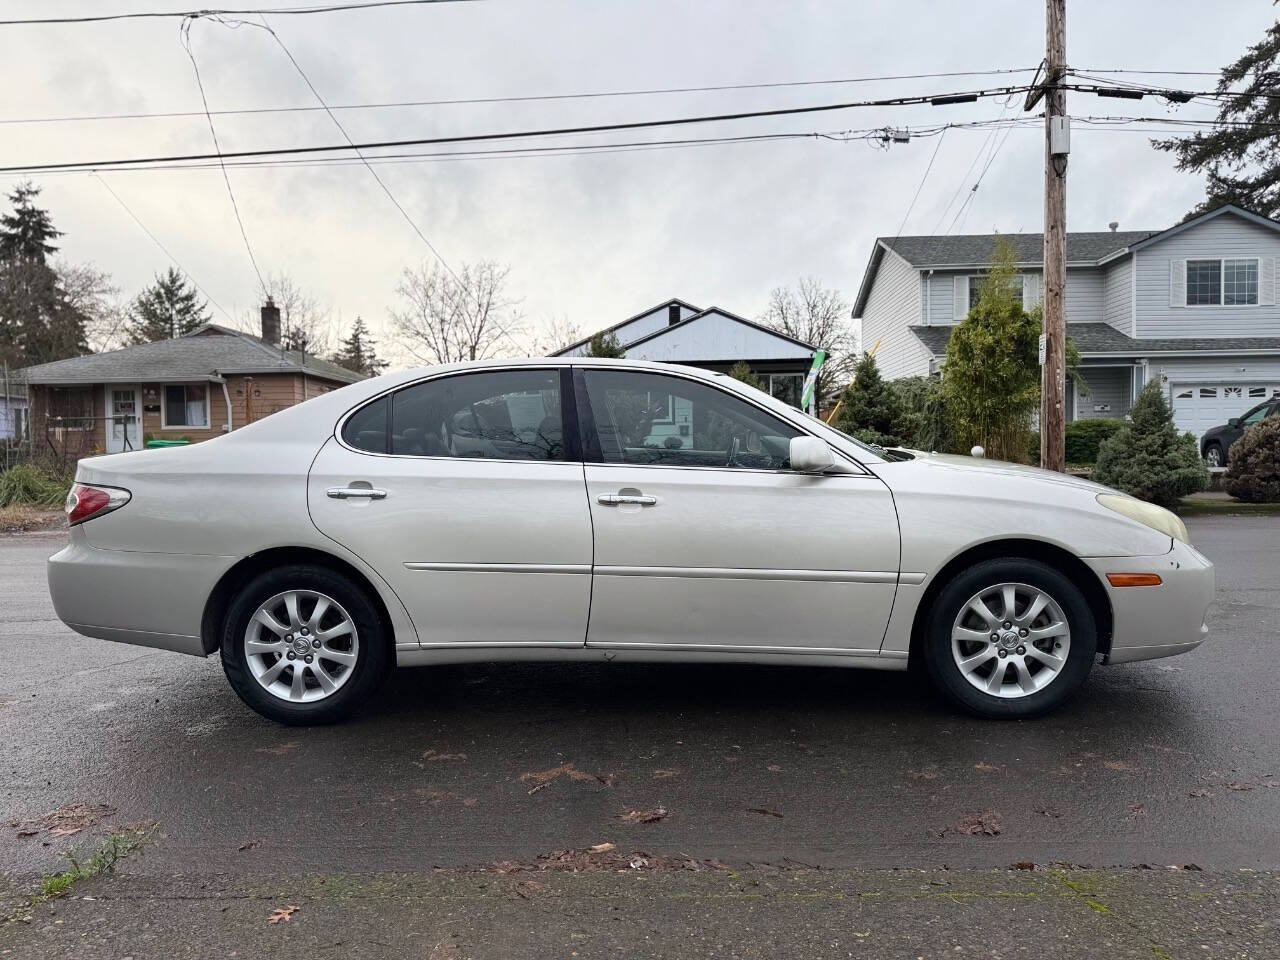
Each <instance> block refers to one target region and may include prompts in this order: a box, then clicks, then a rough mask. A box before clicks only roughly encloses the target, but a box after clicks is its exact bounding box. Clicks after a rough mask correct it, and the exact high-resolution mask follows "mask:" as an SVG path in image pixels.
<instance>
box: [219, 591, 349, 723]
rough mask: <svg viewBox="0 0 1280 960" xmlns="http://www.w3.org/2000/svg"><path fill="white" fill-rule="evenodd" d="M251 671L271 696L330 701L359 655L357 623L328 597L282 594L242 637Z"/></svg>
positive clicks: (252, 619)
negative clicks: (326, 699) (329, 698)
mask: <svg viewBox="0 0 1280 960" xmlns="http://www.w3.org/2000/svg"><path fill="white" fill-rule="evenodd" d="M244 654H245V661H246V662H247V663H248V665H249V672H250V673H251V674H253V678H254V679H255V680H257V681H258V684H259V685H260V686H261V687H262V688H263V689H264V690H266V691H267V692H268V693H269V694H271V695H272V696H274V697H277V698H278V699H280V700H288V701H291V702H293V703H311V702H314V701H316V700H323V699H325V698H326V697H329V696H332V695H333V694H334V693H336V692H337V691H338V690H340V689H341V688H342V686H343V685H344V684H345V683H346V682H347V681H348V680H349V679H350V678H351V674H352V672H353V671H354V670H355V666H356V660H357V659H358V657H359V654H360V639H359V635H358V634H357V632H356V625H355V622H354V621H353V620H352V619H351V616H350V615H349V614H348V613H347V611H346V610H345V609H343V607H342V605H341V604H340V603H338V601H336V600H334V599H333V598H332V597H327V596H325V595H324V594H323V593H319V592H317V591H315V590H286V591H285V592H283V593H278V594H276V595H275V596H274V597H271V598H270V599H269V600H266V601H265V602H263V603H262V604H261V605H260V606H259V607H258V609H257V610H256V611H255V612H254V614H253V616H252V617H250V618H249V625H248V626H247V627H246V628H245V632H244Z"/></svg>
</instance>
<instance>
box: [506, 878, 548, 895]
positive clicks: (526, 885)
mask: <svg viewBox="0 0 1280 960" xmlns="http://www.w3.org/2000/svg"><path fill="white" fill-rule="evenodd" d="M546 889H547V888H546V885H545V884H541V883H539V882H538V881H537V880H517V881H516V885H515V886H514V887H512V888H511V892H512V893H514V894H515V895H516V896H517V897H519V898H520V899H521V900H530V899H532V898H533V896H534V894H538V893H542V891H544V890H546Z"/></svg>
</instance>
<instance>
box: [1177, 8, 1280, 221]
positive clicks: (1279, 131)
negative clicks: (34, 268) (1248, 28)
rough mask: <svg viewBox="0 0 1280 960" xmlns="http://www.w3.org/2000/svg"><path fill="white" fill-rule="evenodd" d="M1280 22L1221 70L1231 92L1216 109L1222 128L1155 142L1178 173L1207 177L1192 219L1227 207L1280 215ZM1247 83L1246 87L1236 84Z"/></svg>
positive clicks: (1223, 88) (1221, 83)
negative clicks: (1279, 84) (1279, 77)
mask: <svg viewBox="0 0 1280 960" xmlns="http://www.w3.org/2000/svg"><path fill="white" fill-rule="evenodd" d="M1278 70H1280V21H1277V22H1276V23H1274V24H1272V26H1271V27H1269V28H1268V29H1267V32H1266V34H1265V35H1264V36H1263V38H1262V40H1261V41H1260V42H1258V43H1255V44H1254V45H1253V46H1251V47H1249V48H1248V49H1247V50H1245V52H1244V54H1243V55H1242V56H1241V57H1240V58H1239V59H1238V60H1236V61H1235V63H1232V64H1230V65H1229V66H1226V67H1223V69H1222V73H1221V75H1220V77H1219V79H1218V90H1219V92H1222V93H1228V92H1230V93H1232V94H1234V95H1233V96H1228V97H1224V98H1223V99H1222V101H1221V103H1222V105H1221V106H1220V107H1219V108H1218V120H1217V123H1218V125H1217V126H1216V127H1215V128H1214V129H1212V130H1210V131H1208V132H1207V133H1206V132H1201V133H1195V134H1193V135H1192V136H1190V137H1179V138H1176V139H1170V140H1153V141H1152V145H1153V146H1155V147H1156V148H1157V149H1159V150H1167V151H1169V152H1170V153H1172V154H1174V155H1175V156H1176V157H1177V161H1178V162H1177V167H1178V169H1179V170H1183V171H1187V172H1194V173H1204V174H1207V176H1208V182H1207V183H1206V184H1205V193H1206V196H1205V199H1204V202H1203V203H1201V204H1200V205H1199V206H1198V207H1196V208H1195V209H1194V210H1192V211H1191V212H1190V213H1188V214H1187V217H1193V216H1196V215H1197V214H1200V213H1205V212H1207V211H1209V210H1213V209H1215V208H1217V207H1220V206H1222V205H1223V204H1226V203H1234V204H1238V205H1239V206H1242V207H1245V208H1246V209H1248V210H1252V211H1254V212H1255V213H1260V214H1262V215H1263V216H1265V217H1275V216H1277V215H1278V214H1280V98H1278V97H1276V95H1275V90H1276V74H1277V71H1278ZM1242 82H1243V83H1244V86H1243V87H1240V86H1238V84H1240V83H1242Z"/></svg>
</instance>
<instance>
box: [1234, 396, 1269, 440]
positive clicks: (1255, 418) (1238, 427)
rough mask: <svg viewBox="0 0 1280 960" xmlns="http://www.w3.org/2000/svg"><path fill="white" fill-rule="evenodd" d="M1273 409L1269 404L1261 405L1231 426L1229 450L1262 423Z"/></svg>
mask: <svg viewBox="0 0 1280 960" xmlns="http://www.w3.org/2000/svg"><path fill="white" fill-rule="evenodd" d="M1271 409H1272V407H1271V405H1270V404H1269V403H1260V404H1258V405H1257V406H1256V407H1254V408H1253V409H1252V410H1250V411H1249V412H1248V413H1246V414H1245V415H1244V416H1242V417H1240V418H1239V419H1238V420H1237V421H1236V423H1235V425H1234V426H1231V429H1230V432H1229V433H1228V434H1227V437H1226V439H1227V450H1230V449H1231V445H1232V444H1234V443H1235V442H1236V441H1237V440H1239V439H1240V437H1241V436H1243V435H1244V432H1245V431H1246V430H1248V429H1249V428H1250V427H1252V426H1253V425H1254V424H1255V423H1260V422H1261V421H1262V418H1263V417H1265V416H1266V415H1267V414H1268V413H1269V412H1270V411H1271ZM1229 426H1230V425H1229Z"/></svg>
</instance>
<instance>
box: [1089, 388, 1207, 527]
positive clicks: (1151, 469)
mask: <svg viewBox="0 0 1280 960" xmlns="http://www.w3.org/2000/svg"><path fill="white" fill-rule="evenodd" d="M1130 416H1131V417H1132V420H1133V422H1132V423H1127V424H1125V425H1124V426H1122V427H1121V428H1120V430H1119V431H1117V432H1116V433H1114V434H1112V435H1111V436H1110V437H1108V438H1107V439H1106V440H1104V441H1102V444H1101V445H1100V446H1099V448H1098V466H1097V468H1096V469H1095V470H1094V472H1093V479H1095V480H1097V481H1098V482H1099V483H1104V484H1106V485H1107V486H1109V487H1115V488H1116V489H1117V490H1122V491H1124V492H1125V493H1127V494H1129V495H1130V496H1134V497H1137V498H1138V499H1140V500H1149V501H1151V502H1152V503H1157V504H1159V505H1160V506H1162V507H1176V506H1177V505H1178V501H1180V500H1181V499H1182V498H1183V497H1185V496H1187V494H1190V493H1195V492H1196V491H1198V490H1203V489H1204V488H1205V487H1207V486H1208V485H1209V471H1208V469H1207V468H1206V467H1205V465H1204V463H1203V462H1202V461H1201V459H1200V452H1199V451H1198V450H1197V449H1196V438H1195V437H1194V436H1192V435H1191V434H1190V433H1184V434H1182V435H1179V434H1178V430H1177V428H1176V427H1175V426H1174V425H1173V413H1172V411H1171V410H1170V409H1169V404H1168V402H1167V401H1166V400H1165V398H1164V390H1163V389H1162V388H1161V386H1160V383H1159V382H1158V381H1156V380H1152V381H1150V382H1148V383H1147V385H1146V386H1145V387H1143V388H1142V393H1141V394H1139V395H1138V401H1137V403H1135V404H1134V405H1133V410H1132V412H1131V414H1130Z"/></svg>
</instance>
